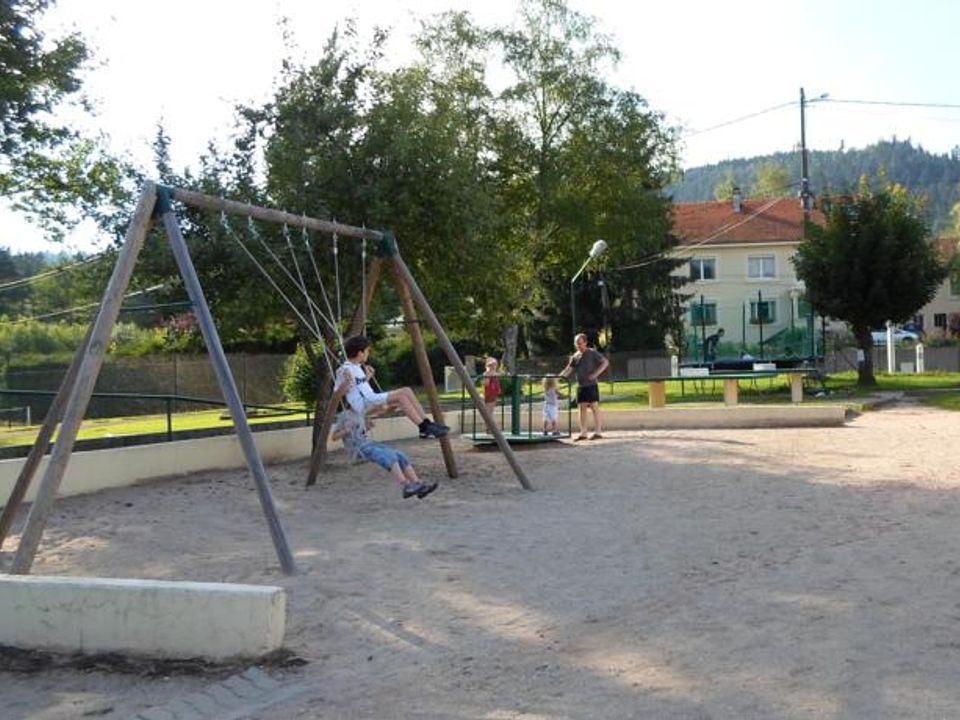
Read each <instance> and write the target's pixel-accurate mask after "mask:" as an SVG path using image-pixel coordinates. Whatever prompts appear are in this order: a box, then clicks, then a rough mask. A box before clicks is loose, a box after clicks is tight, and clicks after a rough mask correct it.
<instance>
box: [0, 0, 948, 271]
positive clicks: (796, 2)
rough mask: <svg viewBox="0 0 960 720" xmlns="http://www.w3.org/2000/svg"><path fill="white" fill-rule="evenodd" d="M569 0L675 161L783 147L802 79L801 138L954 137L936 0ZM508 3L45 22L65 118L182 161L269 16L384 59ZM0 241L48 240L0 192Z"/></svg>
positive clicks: (261, 63) (269, 47)
mask: <svg viewBox="0 0 960 720" xmlns="http://www.w3.org/2000/svg"><path fill="white" fill-rule="evenodd" d="M568 2H569V5H570V6H571V7H572V8H574V9H576V10H578V11H580V12H583V13H584V14H586V15H590V16H593V17H594V18H596V21H597V29H598V30H599V31H600V32H603V33H606V34H607V35H609V36H610V38H611V40H612V42H613V44H614V45H615V46H616V47H617V48H619V49H620V51H621V53H622V56H623V57H622V60H621V63H620V65H619V66H618V67H617V68H615V69H612V70H611V71H610V72H609V73H608V76H607V79H608V80H609V81H610V82H612V83H613V84H615V85H616V86H618V87H621V88H624V89H630V90H634V91H636V92H637V93H639V94H640V95H641V96H643V97H644V98H645V99H646V100H647V101H648V103H649V105H650V107H651V108H652V109H654V110H657V111H659V112H662V113H663V114H664V116H665V118H666V120H667V122H668V123H669V124H671V125H676V126H679V127H681V128H682V129H683V133H684V135H683V142H682V145H681V150H682V157H683V164H684V166H685V167H696V166H698V165H704V164H710V163H716V162H719V161H721V160H724V159H728V158H738V157H751V156H754V155H761V154H767V153H772V152H778V151H790V150H792V149H794V148H796V147H797V146H798V144H799V141H800V108H799V98H800V89H801V88H804V90H805V93H806V97H807V99H808V101H809V102H808V103H807V106H806V124H805V125H806V127H805V135H806V143H807V147H808V148H809V149H811V150H835V149H838V148H841V147H845V148H847V149H852V148H861V147H865V146H867V145H870V144H872V143H875V142H877V141H879V140H881V139H890V138H891V137H894V136H895V137H897V138H899V139H906V138H910V139H911V140H912V141H913V142H914V144H919V145H921V146H922V147H924V148H925V149H926V150H928V151H930V152H937V153H946V152H949V151H950V150H951V149H952V148H954V147H956V146H958V145H960V84H958V83H957V82H956V79H955V77H954V75H955V72H956V70H955V69H956V68H957V67H960V43H957V42H956V39H955V34H956V29H957V28H958V27H960V3H956V2H954V1H953V0H915V1H914V2H912V3H904V2H902V0H843V1H842V2H837V1H836V0H793V1H792V2H789V3H788V2H785V1H782V0H740V1H739V2H736V3H733V2H730V3H723V2H717V1H716V0H672V1H671V2H661V3H640V2H624V1H623V0H568ZM516 8H517V5H516V2H514V1H510V0H483V2H476V1H474V2H464V1H461V0H354V1H353V2H350V1H349V0H348V1H346V2H341V3H326V2H317V0H257V1H256V2H250V3H239V2H236V1H235V0H229V1H228V0H191V1H189V2H188V1H187V0H166V2H163V3H159V4H157V3H146V2H144V1H143V0H58V3H57V5H56V6H55V7H54V9H53V10H52V11H51V12H50V13H48V16H47V18H46V22H47V27H48V28H49V29H50V32H52V33H56V32H57V30H58V29H59V28H74V29H76V30H78V31H79V32H80V33H81V34H82V35H83V36H84V37H85V39H86V41H87V44H88V46H89V47H90V48H91V49H92V50H93V51H94V54H95V62H94V64H93V66H92V68H91V70H90V71H89V72H88V74H87V75H86V79H85V83H84V89H85V92H86V94H87V95H88V96H89V97H90V98H92V99H93V100H94V102H95V104H96V107H97V110H96V116H95V117H84V116H76V115H72V116H70V122H73V123H76V124H77V125H78V126H81V127H86V128H88V129H90V130H96V131H102V132H103V133H104V134H105V135H106V136H107V137H108V138H109V142H110V145H111V147H112V149H113V150H114V151H115V152H117V153H118V154H127V155H129V156H130V157H132V158H134V159H136V160H138V161H139V162H140V163H141V164H143V165H147V166H148V164H149V162H150V158H151V153H150V143H151V141H152V139H153V137H154V135H155V132H156V127H157V123H158V122H161V121H162V122H163V123H164V126H165V128H166V131H167V133H168V134H169V136H170V138H171V157H172V160H173V164H174V166H175V167H176V168H177V169H183V168H185V167H188V166H193V167H195V166H196V164H197V162H198V159H199V157H200V155H201V154H202V153H203V151H204V150H205V148H206V146H207V144H208V143H209V142H210V141H211V140H212V139H218V138H223V137H225V136H226V134H227V132H228V131H229V127H230V121H231V118H232V116H233V108H234V106H235V104H236V103H239V102H243V103H249V102H258V101H263V100H265V99H267V98H268V97H269V95H270V90H271V88H272V86H273V83H274V81H275V79H276V76H277V72H278V70H279V67H280V62H281V60H282V58H283V57H284V56H285V55H287V54H288V53H289V52H290V47H289V46H285V44H284V41H283V39H282V35H281V31H280V29H279V27H278V19H279V18H280V17H288V18H290V20H291V21H292V22H291V25H290V27H291V29H292V32H293V36H294V40H295V44H296V49H295V50H294V53H295V55H296V56H298V57H301V58H303V59H306V60H308V61H310V60H314V59H316V58H317V57H318V56H319V54H320V51H321V48H322V45H323V42H324V40H325V39H326V38H327V37H328V36H329V33H330V32H331V31H332V30H333V28H334V27H335V25H336V23H337V22H338V21H342V19H343V18H345V17H353V18H356V20H357V22H358V25H359V28H360V30H361V33H364V32H369V30H370V29H371V28H372V27H373V26H374V24H380V25H384V26H388V27H391V28H393V31H392V32H393V41H392V42H393V45H392V46H391V56H393V57H396V58H397V59H398V60H400V61H403V60H404V59H405V58H411V57H412V52H411V50H410V46H409V37H410V35H411V34H412V32H413V31H414V30H415V28H416V27H417V21H418V19H422V18H425V17H428V16H429V15H431V14H433V13H436V12H441V11H443V10H449V9H456V10H467V11H469V12H470V14H471V15H472V17H473V19H474V21H475V22H477V23H479V24H482V25H490V24H510V23H512V22H513V21H514V20H515V19H516V13H517V10H516ZM824 95H826V97H823V96H824ZM821 97H823V99H819V98H821ZM850 101H865V102H850ZM879 103H895V104H894V105H887V104H879ZM911 103H915V104H923V105H925V106H923V107H913V106H910V105H908V104H911ZM938 105H939V106H945V105H946V106H949V105H953V106H955V107H936V106H938ZM772 108H776V109H772ZM797 162H798V166H799V156H798V161H797ZM813 170H814V169H812V172H811V174H814V173H813ZM798 173H799V170H798ZM96 242H97V240H96V238H93V237H92V236H91V233H90V230H89V228H80V229H79V230H78V231H77V232H76V233H75V234H74V235H73V236H72V238H71V239H70V240H68V242H67V245H66V247H67V248H68V249H71V250H72V249H80V250H87V251H89V250H90V249H92V248H93V247H94V246H95V245H96ZM0 245H5V246H7V247H9V248H10V249H11V250H13V251H14V252H22V251H37V250H50V249H53V250H56V249H63V246H58V245H51V244H50V243H48V242H46V241H45V240H44V237H43V235H42V233H41V232H40V231H38V230H37V229H36V228H33V227H32V226H30V225H29V224H27V223H26V221H25V220H24V219H23V218H22V217H20V216H19V215H17V214H15V213H13V212H12V211H10V210H9V208H6V207H3V205H2V203H0Z"/></svg>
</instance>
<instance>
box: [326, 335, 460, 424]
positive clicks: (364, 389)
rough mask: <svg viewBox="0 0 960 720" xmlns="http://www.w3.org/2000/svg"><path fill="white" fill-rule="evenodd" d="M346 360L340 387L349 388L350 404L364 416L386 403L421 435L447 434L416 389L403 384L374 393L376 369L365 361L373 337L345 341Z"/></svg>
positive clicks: (360, 337) (384, 405)
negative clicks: (417, 395)
mask: <svg viewBox="0 0 960 720" xmlns="http://www.w3.org/2000/svg"><path fill="white" fill-rule="evenodd" d="M343 352H344V354H345V355H346V356H347V361H346V362H345V363H343V365H341V366H340V369H339V370H338V371H337V377H338V380H337V387H338V388H346V401H347V405H348V406H349V407H350V408H351V409H353V410H354V411H355V412H356V413H358V414H359V415H361V416H366V414H367V413H368V412H370V411H371V410H375V411H382V410H383V409H384V408H386V407H387V406H394V407H398V408H399V409H400V410H401V411H402V412H403V414H404V415H406V416H407V418H408V419H409V420H410V421H411V422H412V423H413V424H414V425H416V426H417V428H418V429H419V430H420V437H421V438H442V437H445V436H446V434H447V433H448V432H450V428H449V427H447V426H446V425H442V424H441V423H437V422H434V421H433V420H431V419H430V418H428V417H427V414H426V413H425V412H424V411H423V407H422V406H421V405H420V401H419V400H417V397H416V395H414V394H413V390H411V389H410V388H409V387H406V386H405V387H401V388H397V389H396V390H390V391H389V392H375V391H374V389H373V388H372V387H371V386H370V381H371V380H372V379H373V374H374V370H373V368H372V367H370V366H369V365H367V364H366V362H367V359H368V358H369V357H370V340H369V338H367V337H366V336H365V335H354V336H353V337H351V338H347V340H346V342H344V343H343Z"/></svg>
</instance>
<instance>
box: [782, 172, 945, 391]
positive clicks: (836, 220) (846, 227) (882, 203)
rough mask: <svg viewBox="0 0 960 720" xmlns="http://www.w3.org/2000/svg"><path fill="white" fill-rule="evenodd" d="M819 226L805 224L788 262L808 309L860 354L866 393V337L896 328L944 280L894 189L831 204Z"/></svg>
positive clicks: (920, 225)
mask: <svg viewBox="0 0 960 720" xmlns="http://www.w3.org/2000/svg"><path fill="white" fill-rule="evenodd" d="M831 205H832V207H831V209H830V212H829V215H828V217H827V223H826V225H825V226H823V227H821V226H819V225H815V224H813V223H808V224H807V238H806V240H804V242H803V243H801V245H800V247H799V248H798V249H797V253H796V255H795V256H794V260H793V262H794V266H795V267H796V270H797V277H798V278H799V279H801V280H802V281H803V282H804V283H805V284H806V292H807V298H808V300H809V301H810V303H811V304H812V305H813V307H814V309H815V310H816V311H817V312H818V313H820V314H822V315H826V316H829V317H833V318H836V319H838V320H844V321H846V322H847V323H848V324H849V325H850V329H851V331H852V332H853V335H854V337H855V338H856V341H857V347H859V348H860V350H862V351H863V356H864V362H863V363H862V364H861V365H860V368H859V377H858V383H859V384H860V385H874V384H876V379H875V378H874V374H873V359H872V355H871V352H870V350H871V347H872V345H873V342H872V337H871V335H870V331H871V329H872V328H876V327H880V326H881V325H883V324H884V322H885V321H887V320H890V321H893V322H903V321H906V320H907V319H908V318H910V317H911V316H912V315H913V314H914V313H915V312H916V311H917V310H918V309H919V308H921V307H922V306H923V305H925V304H926V303H927V302H929V301H930V300H931V299H932V298H933V296H934V294H935V293H936V290H937V287H938V285H939V284H940V283H941V282H942V281H943V279H944V278H945V277H946V268H945V266H944V265H943V263H942V262H941V260H940V258H939V257H938V255H937V251H936V248H935V246H934V244H933V243H932V242H931V239H930V232H929V227H928V226H927V223H926V221H925V220H924V219H923V216H922V214H921V210H920V207H919V203H918V201H917V199H916V198H914V197H913V196H911V195H910V194H909V193H908V192H907V191H906V190H905V189H904V188H903V187H902V186H897V185H887V186H885V187H883V188H882V189H880V190H877V191H874V190H872V189H871V187H870V185H869V183H868V182H867V181H866V180H864V181H863V182H862V183H861V187H860V191H859V193H858V194H857V195H855V196H848V197H840V198H836V199H834V200H833V201H832V202H831Z"/></svg>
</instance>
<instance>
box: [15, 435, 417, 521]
mask: <svg viewBox="0 0 960 720" xmlns="http://www.w3.org/2000/svg"><path fill="white" fill-rule="evenodd" d="M312 432H313V430H312V428H309V427H302V428H293V429H288V430H269V431H266V432H258V433H254V434H253V439H254V442H255V443H256V445H257V449H258V450H259V451H260V456H261V458H262V459H263V461H264V463H281V462H291V461H293V460H302V459H303V458H308V457H310V442H311V437H312ZM370 434H371V436H372V437H373V438H374V439H376V440H383V441H388V440H399V439H405V438H413V437H417V428H416V427H415V426H414V425H413V424H412V423H411V422H410V421H409V420H407V419H405V418H402V417H396V418H383V419H380V420H378V421H377V424H376V427H374V429H373V430H372V432H371V433H370ZM339 446H340V443H339V442H334V443H331V447H339ZM49 457H50V456H49V455H47V458H46V459H44V461H43V462H42V463H41V465H40V468H39V469H38V470H37V473H36V474H35V475H34V478H33V482H32V483H31V484H30V490H29V491H28V493H27V497H26V500H27V501H31V500H33V498H34V496H35V493H36V488H37V487H38V486H39V484H40V479H41V478H42V477H43V472H44V470H45V469H46V466H47V461H48V460H49ZM24 462H25V459H24V458H15V459H10V460H0V503H5V502H6V500H7V498H9V497H10V492H11V491H12V490H13V486H14V484H15V483H16V481H17V477H18V476H19V475H20V469H21V468H22V467H23V464H24ZM241 467H246V460H245V458H244V456H243V451H242V449H241V448H240V441H239V440H238V439H237V436H236V435H221V436H217V437H207V438H200V439H196V440H179V441H176V442H168V443H157V444H156V445H137V446H134V447H125V448H112V449H109V450H90V451H86V452H74V453H72V454H71V456H70V462H69V463H68V464H67V470H66V472H65V473H64V476H63V481H62V482H61V484H60V491H59V496H60V497H65V496H68V495H80V494H82V493H89V492H96V491H97V490H103V489H106V488H111V487H126V486H128V485H132V484H133V483H135V482H137V481H139V480H147V479H150V478H156V477H164V476H167V475H189V474H190V473H196V472H203V471H206V470H220V469H230V468H241Z"/></svg>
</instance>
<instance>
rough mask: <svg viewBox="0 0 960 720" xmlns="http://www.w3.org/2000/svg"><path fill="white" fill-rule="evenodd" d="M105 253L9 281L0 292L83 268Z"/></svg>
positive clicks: (1, 285) (105, 252) (105, 251)
mask: <svg viewBox="0 0 960 720" xmlns="http://www.w3.org/2000/svg"><path fill="white" fill-rule="evenodd" d="M107 252H109V251H107V250H104V251H103V252H101V253H98V254H97V255H91V256H90V257H88V258H84V259H83V260H80V261H79V262H75V263H73V264H72V265H62V266H60V267H56V268H53V269H52V270H47V271H45V272H42V273H37V274H36V275H31V276H30V277H25V278H17V279H16V280H11V281H10V282H6V283H0V292H3V291H4V290H12V289H14V288H18V287H24V286H26V285H32V284H33V283H35V282H39V281H40V280H43V279H45V278H48V277H50V276H52V275H58V274H60V273H64V272H68V271H70V270H75V269H77V268H79V267H83V266H84V265H89V264H90V263H92V262H94V261H96V260H101V259H103V258H104V257H105V256H106V254H107Z"/></svg>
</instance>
